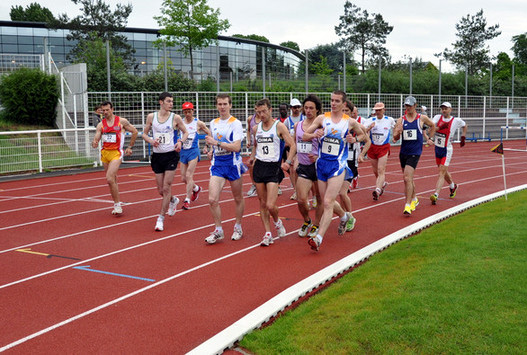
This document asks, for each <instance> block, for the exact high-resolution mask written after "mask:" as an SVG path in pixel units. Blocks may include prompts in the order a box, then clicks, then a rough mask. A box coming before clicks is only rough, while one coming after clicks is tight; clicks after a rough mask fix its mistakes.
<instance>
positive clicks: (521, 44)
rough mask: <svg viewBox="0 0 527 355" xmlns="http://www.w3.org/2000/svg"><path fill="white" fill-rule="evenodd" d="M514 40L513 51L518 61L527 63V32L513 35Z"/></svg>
mask: <svg viewBox="0 0 527 355" xmlns="http://www.w3.org/2000/svg"><path fill="white" fill-rule="evenodd" d="M512 42H514V45H513V46H512V48H511V49H512V52H513V53H514V57H515V59H516V60H517V61H518V63H521V64H526V65H527V33H524V34H521V35H517V36H513V37H512Z"/></svg>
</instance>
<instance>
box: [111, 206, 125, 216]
mask: <svg viewBox="0 0 527 355" xmlns="http://www.w3.org/2000/svg"><path fill="white" fill-rule="evenodd" d="M121 213H123V208H122V207H121V204H115V205H113V211H112V214H121Z"/></svg>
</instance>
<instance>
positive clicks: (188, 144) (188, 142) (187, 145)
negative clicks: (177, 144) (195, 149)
mask: <svg viewBox="0 0 527 355" xmlns="http://www.w3.org/2000/svg"><path fill="white" fill-rule="evenodd" d="M192 143H194V138H190V137H188V138H187V140H186V141H185V142H184V143H183V149H190V148H192Z"/></svg>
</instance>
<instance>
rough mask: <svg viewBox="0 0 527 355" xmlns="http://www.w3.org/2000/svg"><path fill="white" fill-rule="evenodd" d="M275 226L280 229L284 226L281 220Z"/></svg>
mask: <svg viewBox="0 0 527 355" xmlns="http://www.w3.org/2000/svg"><path fill="white" fill-rule="evenodd" d="M274 225H275V227H276V228H279V227H280V226H281V225H282V220H280V219H279V220H278V221H276V222H274Z"/></svg>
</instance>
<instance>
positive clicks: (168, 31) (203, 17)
mask: <svg viewBox="0 0 527 355" xmlns="http://www.w3.org/2000/svg"><path fill="white" fill-rule="evenodd" d="M161 13H162V15H161V16H154V19H155V20H156V21H157V23H158V24H159V26H160V27H162V29H161V30H160V31H159V32H160V33H161V34H162V35H164V36H165V38H162V39H160V40H158V42H157V43H158V44H161V43H162V42H163V41H164V42H165V43H166V44H167V45H170V46H179V50H180V51H181V52H182V53H183V54H184V55H188V56H189V57H190V70H191V74H192V77H193V76H194V56H193V51H194V50H198V49H201V48H204V47H207V46H209V45H211V44H213V43H217V41H218V35H219V34H220V33H221V32H222V31H224V30H226V29H228V28H229V27H230V24H229V21H228V20H222V19H220V10H218V9H216V10H214V9H212V8H211V7H210V6H208V5H207V0H164V1H163V5H162V7H161Z"/></svg>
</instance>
